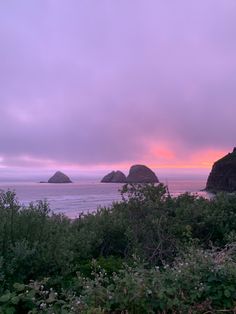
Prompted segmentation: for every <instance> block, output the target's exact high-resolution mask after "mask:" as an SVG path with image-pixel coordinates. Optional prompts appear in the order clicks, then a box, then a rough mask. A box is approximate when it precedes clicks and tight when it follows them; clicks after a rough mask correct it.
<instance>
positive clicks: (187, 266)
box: [0, 185, 236, 314]
mask: <svg viewBox="0 0 236 314" xmlns="http://www.w3.org/2000/svg"><path fill="white" fill-rule="evenodd" d="M167 192H168V191H167V189H166V187H165V186H163V185H158V186H154V185H125V186H124V187H123V189H122V192H121V193H122V198H123V200H122V202H120V203H114V204H113V205H112V206H111V208H102V209H100V210H99V211H98V212H97V213H96V214H88V215H85V216H83V215H81V217H79V218H78V219H75V220H73V221H72V220H69V219H68V218H66V217H65V216H63V215H56V214H53V213H51V212H50V209H49V206H48V204H47V202H45V201H41V202H38V203H37V204H31V205H30V206H28V207H22V206H20V205H19V203H18V202H17V199H16V196H15V194H14V193H13V192H11V191H7V192H2V193H1V194H0V313H6V314H12V313H88V314H89V313H90V314H92V313H94V314H99V313H100V314H101V313H117V314H118V313H136V314H143V313H163V314H166V313H236V196H235V195H233V194H232V195H226V194H219V195H217V196H216V197H215V198H213V199H211V200H207V199H204V198H202V197H198V196H193V195H190V194H183V195H180V196H179V197H171V196H170V195H169V194H168V193H167Z"/></svg>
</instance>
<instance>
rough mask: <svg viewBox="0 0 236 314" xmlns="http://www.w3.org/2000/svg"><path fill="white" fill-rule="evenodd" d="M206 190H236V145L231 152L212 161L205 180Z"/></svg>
mask: <svg viewBox="0 0 236 314" xmlns="http://www.w3.org/2000/svg"><path fill="white" fill-rule="evenodd" d="M206 190H207V191H210V192H214V193H215V192H219V191H226V192H234V191H236V147H235V148H234V150H233V152H232V153H229V154H227V155H226V156H224V157H223V158H221V159H219V160H218V161H216V162H215V163H214V165H213V167H212V170H211V173H210V175H209V177H208V180H207V185H206Z"/></svg>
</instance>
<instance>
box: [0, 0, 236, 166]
mask: <svg viewBox="0 0 236 314" xmlns="http://www.w3.org/2000/svg"><path fill="white" fill-rule="evenodd" d="M0 117H1V123H0V143H1V145H0V167H1V168H2V169H25V168H30V169H40V168H47V169H56V168H62V169H67V168H68V169H91V170H95V169H100V168H107V169H108V168H109V169H110V168H113V167H120V168H122V169H123V168H127V167H128V166H129V165H130V164H132V163H136V162H142V163H146V164H148V165H150V166H153V167H157V168H181V167H183V168H186V167H190V168H209V167H210V165H211V163H212V161H213V160H215V159H216V158H218V157H219V156H221V155H222V154H224V153H225V152H228V151H230V150H232V147H233V146H235V145H236V141H235V134H236V122H235V119H236V118H235V117H236V1H235V0H197V1H196V0H178V1H176V0H164V1H163V0H142V1H141V0H99V1H98V0H94V1H91V0H79V1H78V0H68V1H65V0H64V1H62V0H35V1H32V0H21V1H18V0H7V1H1V2H0Z"/></svg>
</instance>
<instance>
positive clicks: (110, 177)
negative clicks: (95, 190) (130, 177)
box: [101, 171, 126, 183]
mask: <svg viewBox="0 0 236 314" xmlns="http://www.w3.org/2000/svg"><path fill="white" fill-rule="evenodd" d="M101 182H103V183H126V176H125V175H124V173H123V172H121V171H112V172H110V173H108V174H107V175H106V176H105V177H104V178H103V179H102V180H101Z"/></svg>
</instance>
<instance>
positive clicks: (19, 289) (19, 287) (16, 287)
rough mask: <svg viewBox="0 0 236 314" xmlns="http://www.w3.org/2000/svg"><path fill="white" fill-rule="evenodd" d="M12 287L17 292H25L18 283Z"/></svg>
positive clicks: (22, 285) (22, 286) (23, 287)
mask: <svg viewBox="0 0 236 314" xmlns="http://www.w3.org/2000/svg"><path fill="white" fill-rule="evenodd" d="M13 287H14V289H15V290H16V291H18V292H21V291H23V290H25V285H24V284H21V283H18V282H16V283H14V285H13Z"/></svg>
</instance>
